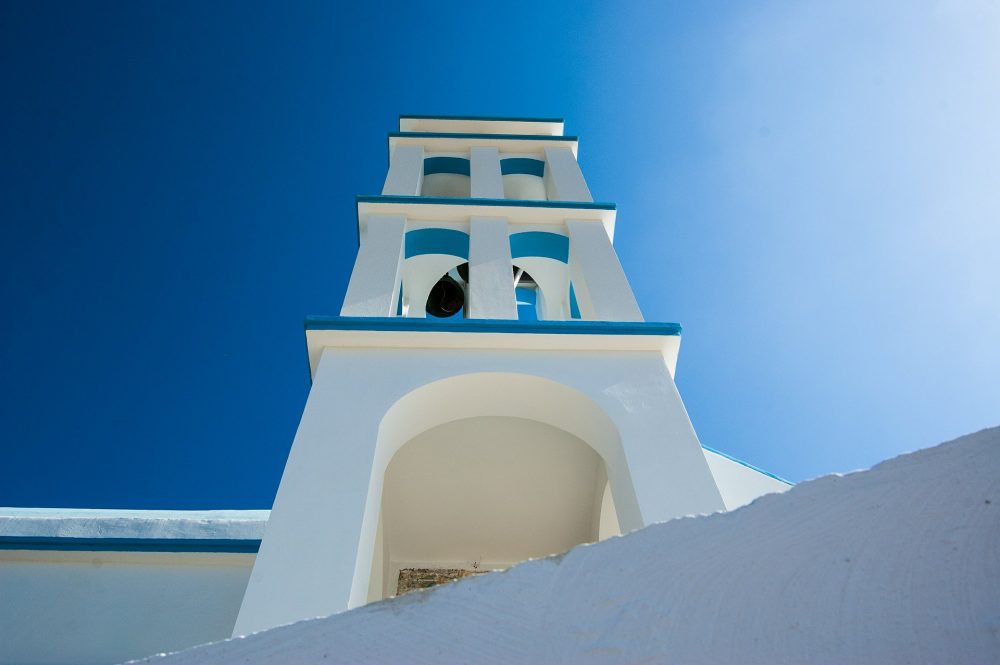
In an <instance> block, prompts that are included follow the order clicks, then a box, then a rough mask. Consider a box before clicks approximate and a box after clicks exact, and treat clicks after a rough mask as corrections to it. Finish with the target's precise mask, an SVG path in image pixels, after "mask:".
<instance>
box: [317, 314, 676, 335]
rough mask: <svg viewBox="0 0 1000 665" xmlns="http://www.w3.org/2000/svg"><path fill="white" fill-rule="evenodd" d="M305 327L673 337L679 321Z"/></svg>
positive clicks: (345, 322)
mask: <svg viewBox="0 0 1000 665" xmlns="http://www.w3.org/2000/svg"><path fill="white" fill-rule="evenodd" d="M305 329H306V330H307V331H309V330H350V331H359V330H370V331H388V332H459V333H530V334H534V335H646V336H651V337H676V336H678V335H680V334H681V326H680V324H679V323H655V322H650V321H507V320H498V319H461V320H450V319H417V318H413V319H410V318H397V317H389V318H382V317H356V316H352V317H345V316H309V317H306V320H305Z"/></svg>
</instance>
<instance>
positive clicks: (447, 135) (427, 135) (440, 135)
mask: <svg viewBox="0 0 1000 665" xmlns="http://www.w3.org/2000/svg"><path fill="white" fill-rule="evenodd" d="M407 137H412V138H422V139H502V140H504V141H569V142H571V143H573V142H576V141H579V140H580V139H579V137H576V136H549V135H546V134H468V133H464V132H389V138H391V139H392V138H407Z"/></svg>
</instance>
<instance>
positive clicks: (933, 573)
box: [152, 428, 1000, 665]
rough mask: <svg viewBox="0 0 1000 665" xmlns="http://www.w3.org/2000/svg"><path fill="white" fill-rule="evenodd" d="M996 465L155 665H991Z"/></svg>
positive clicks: (869, 476) (870, 484) (847, 493)
mask: <svg viewBox="0 0 1000 665" xmlns="http://www.w3.org/2000/svg"><path fill="white" fill-rule="evenodd" d="M997 469H1000V428H993V429H990V430H984V431H982V432H979V433H977V434H972V435H969V436H965V437H962V438H961V439H957V440H955V441H953V442H950V443H947V444H944V445H941V446H938V447H937V448H931V449H928V450H921V451H918V452H916V453H912V454H909V455H904V456H902V457H897V458H896V459H894V460H891V461H888V462H884V463H882V464H879V465H878V466H876V467H875V468H873V469H872V470H870V471H864V472H860V473H852V474H850V475H847V476H827V477H824V478H820V479H818V480H814V481H809V482H805V483H802V484H800V485H797V486H796V487H795V488H794V489H793V490H792V491H790V492H786V493H784V494H778V495H771V496H768V497H764V498H761V499H758V500H757V501H755V502H753V503H752V504H751V505H749V506H747V507H745V508H742V509H740V510H738V511H735V512H733V513H727V514H722V515H711V516H707V517H701V518H698V519H682V520H674V521H671V522H669V523H666V524H658V525H655V526H651V527H649V528H647V529H644V530H643V531H640V532H638V533H634V534H630V535H626V536H624V537H622V538H612V539H610V540H608V541H605V542H602V543H598V544H596V545H592V546H588V547H579V548H576V549H574V550H573V551H572V552H570V553H569V554H568V555H566V556H560V557H552V558H549V559H543V560H540V561H532V562H529V563H525V564H522V565H520V566H517V567H516V568H514V569H512V570H510V571H508V572H506V573H504V574H502V575H496V574H490V575H484V576H481V577H477V578H473V579H467V580H463V581H461V582H458V583H457V584H448V585H443V586H439V587H436V588H434V589H432V590H430V591H425V592H421V593H418V594H413V595H407V596H404V597H402V598H398V599H395V600H392V601H389V602H385V603H379V604H375V605H370V606H368V607H366V608H364V609H362V610H359V611H355V612H348V613H346V614H341V615H339V616H335V617H330V618H328V619H321V620H319V621H310V622H304V623H300V624H297V625H295V626H290V627H288V628H285V629H281V630H276V631H273V632H269V633H265V634H261V635H254V636H252V637H249V638H247V639H244V640H232V641H229V642H225V643H222V644H213V645H209V646H206V647H203V648H199V649H192V650H190V651H187V652H185V653H181V654H176V655H173V656H169V657H167V658H165V659H162V660H156V661H152V662H154V663H157V665H159V664H160V663H162V665H265V664H267V665H270V664H272V663H306V662H309V663H312V662H323V663H331V664H334V663H357V662H371V663H391V662H411V663H467V662H474V663H511V662H536V663H575V664H585V665H589V664H591V663H592V664H595V665H597V664H601V663H663V664H664V665H674V664H680V663H822V664H826V663H879V664H880V665H883V664H885V665H895V664H899V665H910V664H912V663H976V664H978V663H983V664H986V663H997V662H1000V634H998V630H997V626H998V616H1000V614H998V600H997V599H998V598H1000V558H998V556H997V552H998V540H1000V539H998V536H1000V510H998V508H1000V506H998V503H1000V483H998V480H997V479H998V474H997ZM442 626H447V630H442Z"/></svg>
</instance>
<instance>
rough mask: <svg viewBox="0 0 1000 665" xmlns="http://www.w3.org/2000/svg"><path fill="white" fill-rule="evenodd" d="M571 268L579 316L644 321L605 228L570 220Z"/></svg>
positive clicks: (604, 319)
mask: <svg viewBox="0 0 1000 665" xmlns="http://www.w3.org/2000/svg"><path fill="white" fill-rule="evenodd" d="M566 227H567V229H568V230H569V269H570V275H571V277H572V280H573V289H574V291H575V293H576V298H577V303H578V305H579V307H580V315H581V316H582V317H583V318H584V319H587V320H591V319H593V320H598V321H642V320H643V319H642V312H640V311H639V304H638V303H637V302H636V300H635V295H634V294H633V293H632V287H631V286H629V283H628V278H627V277H626V276H625V271H624V270H622V265H621V263H620V262H619V261H618V254H617V253H616V252H615V248H614V247H613V246H612V245H611V239H610V238H609V237H608V235H607V233H605V230H604V227H603V226H601V225H600V224H595V223H594V222H589V221H579V220H569V221H567V222H566Z"/></svg>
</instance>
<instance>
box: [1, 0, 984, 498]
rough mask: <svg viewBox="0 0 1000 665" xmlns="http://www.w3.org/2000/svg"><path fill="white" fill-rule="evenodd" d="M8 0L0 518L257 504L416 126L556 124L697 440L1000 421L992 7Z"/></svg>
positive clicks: (867, 447) (750, 447)
mask: <svg viewBox="0 0 1000 665" xmlns="http://www.w3.org/2000/svg"><path fill="white" fill-rule="evenodd" d="M285 4H286V3H271V4H257V3H243V2H241V3H222V2H213V3H181V2H177V3H169V4H164V3H138V2H129V3H84V4H73V3H69V2H60V3H41V2H39V3H28V2H21V3H9V2H8V3H3V4H2V5H0V85H2V90H3V93H4V94H3V98H4V102H3V104H2V105H0V113H2V122H0V159H2V162H0V163H2V164H3V178H2V179H0V182H2V184H0V222H2V229H3V236H2V237H3V241H2V242H0V303H2V309H0V317H2V326H0V505H13V506H66V507H125V508H257V507H268V506H270V503H271V500H272V499H273V496H274V492H275V490H276V488H277V483H278V480H279V478H280V475H281V470H282V467H283V465H284V460H285V457H286V455H287V453H288V449H289V446H290V443H291V440H292V437H293V435H294V432H295V428H296V425H297V422H298V418H299V415H300V413H301V409H302V406H303V404H304V402H305V398H306V395H307V392H308V389H309V380H308V371H307V365H306V358H305V349H304V338H303V332H302V320H303V318H304V317H305V315H307V314H332V313H336V312H337V311H338V310H339V306H340V302H341V299H342V296H343V292H344V288H345V286H346V282H347V278H348V276H349V274H350V269H351V263H352V260H353V255H354V251H355V249H356V239H355V231H354V224H355V218H354V202H353V196H354V195H355V194H371V193H377V192H378V190H379V188H380V186H381V182H382V179H383V178H384V175H385V168H386V147H385V141H386V133H387V132H389V131H393V130H395V129H396V123H397V116H398V115H399V114H400V113H428V114H434V113H440V114H465V115H528V116H557V117H564V118H566V121H567V130H568V132H569V133H572V134H577V135H579V136H580V137H581V146H580V160H581V164H582V166H583V168H584V172H585V174H586V175H587V178H588V180H589V184H590V187H591V190H592V191H593V192H594V195H595V198H596V199H597V200H600V201H613V202H615V203H617V204H618V209H619V216H618V231H617V234H616V245H617V247H618V251H619V254H620V256H621V260H622V263H623V265H624V266H625V269H626V271H628V273H629V275H630V277H631V279H632V283H633V287H634V289H635V292H636V295H637V297H638V299H639V303H640V305H641V306H642V308H643V311H644V313H645V315H646V318H647V320H658V321H679V322H680V323H681V324H683V325H684V331H685V335H684V342H683V345H682V349H681V357H680V363H679V367H678V376H677V381H678V385H679V387H680V389H681V392H682V394H683V396H684V398H685V401H686V404H687V407H688V410H689V412H690V414H691V417H692V420H693V421H694V424H695V428H696V429H697V430H698V433H699V435H700V437H701V439H702V441H703V443H705V445H708V446H711V447H713V448H717V449H720V450H723V451H725V452H728V453H730V454H732V455H734V456H736V457H739V458H742V459H745V460H748V461H750V462H753V463H755V464H757V465H759V466H761V467H763V468H766V469H768V470H771V471H773V472H775V473H778V474H779V475H782V476H785V477H787V478H789V479H791V480H796V481H797V480H802V479H805V478H810V477H814V476H817V475H820V474H824V473H828V472H833V471H838V472H842V471H848V470H852V469H856V468H861V467H867V466H870V465H871V464H873V463H875V462H877V461H879V460H881V459H884V458H886V457H890V456H893V455H895V454H898V453H900V452H903V451H907V450H912V449H915V448H920V447H924V446H927V445H931V444H934V443H937V442H939V441H942V440H944V439H947V438H949V437H954V436H957V435H960V434H963V433H966V432H969V431H974V430H977V429H981V428H983V427H987V426H992V425H997V424H1000V379H998V377H1000V349H998V340H1000V304H998V296H997V292H998V287H1000V258H998V256H1000V186H998V185H1000V177H998V173H1000V166H998V155H1000V124H998V123H997V122H996V118H998V117H1000V86H998V85H997V80H998V79H1000V48H998V47H997V44H1000V10H998V6H997V5H995V4H992V3H985V2H984V3H974V2H969V3H965V2H941V3H925V2H890V3H862V2H859V3H849V2H843V3H828V2H802V3H766V2H750V3H725V4H723V3H693V2H692V3H675V4H670V5H668V4H667V3H624V2H623V3H594V4H582V3H551V4H548V3H544V4H543V3H516V2H510V3H503V4H497V3H481V4H479V3H452V4H436V3H400V4H399V5H375V3H351V4H350V5H347V4H346V3H345V6H344V7H341V6H337V5H336V4H334V3H317V4H312V3H294V4H292V6H290V7H286V6H284V5H285Z"/></svg>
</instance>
